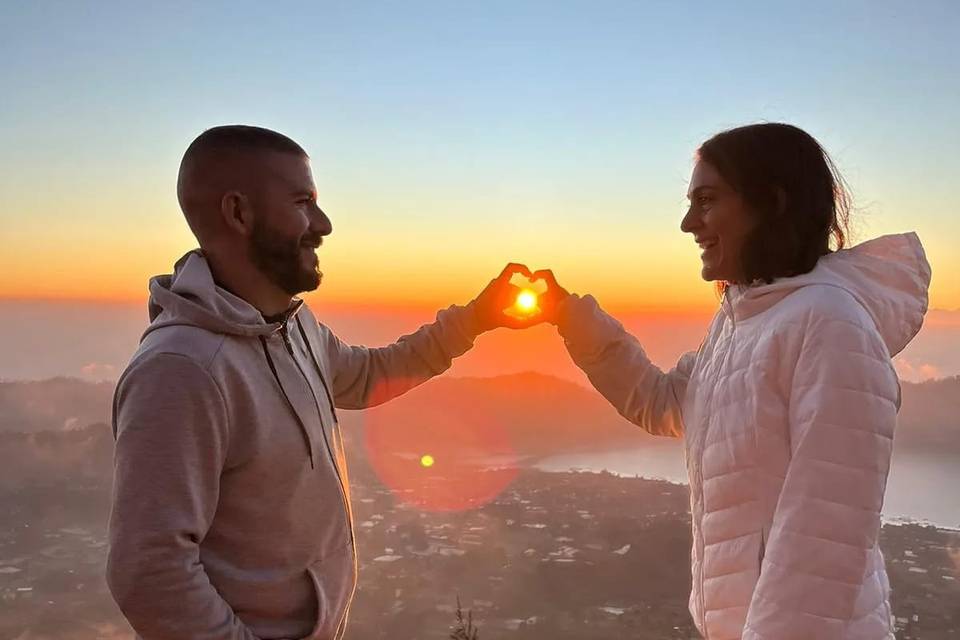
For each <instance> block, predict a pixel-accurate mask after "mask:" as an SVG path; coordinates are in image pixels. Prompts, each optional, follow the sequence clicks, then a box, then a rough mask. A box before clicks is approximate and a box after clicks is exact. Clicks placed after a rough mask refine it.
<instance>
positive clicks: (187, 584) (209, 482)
mask: <svg viewBox="0 0 960 640" xmlns="http://www.w3.org/2000/svg"><path fill="white" fill-rule="evenodd" d="M114 435H115V437H116V450H115V454H114V482H113V504H112V511H111V514H110V525H109V539H110V549H109V554H108V558H107V584H108V586H109V588H110V592H111V594H112V595H113V598H114V600H116V602H117V605H118V606H119V607H120V610H121V611H122V612H123V614H124V616H125V617H126V618H127V620H128V621H129V622H130V625H131V626H132V627H133V628H134V630H135V631H136V632H137V634H139V636H140V637H142V638H143V639H144V640H166V639H167V638H190V639H191V640H254V638H255V636H254V635H253V633H251V631H250V630H249V629H248V628H247V627H246V626H245V625H244V624H243V622H242V621H241V620H240V619H239V618H238V617H237V616H236V615H235V613H234V612H233V610H232V609H231V608H230V606H229V605H228V604H227V603H226V602H225V601H224V600H223V599H222V598H221V597H220V595H219V594H218V593H217V591H216V589H215V588H214V587H213V585H211V583H210V581H209V579H208V577H207V575H206V573H205V572H204V568H203V565H202V564H201V563H200V551H199V544H200V542H201V541H202V540H203V538H204V536H205V535H206V533H207V530H208V529H209V527H210V523H211V522H212V520H213V515H214V512H215V511H216V507H217V500H218V495H219V484H220V473H221V470H222V469H223V465H224V461H225V459H226V452H227V442H228V434H227V416H226V409H225V405H224V401H223V398H222V396H221V395H220V390H219V388H218V387H217V385H216V383H215V382H214V381H213V379H212V378H211V377H210V375H209V374H208V373H207V372H206V371H205V370H204V369H203V368H202V367H201V366H200V365H199V364H197V363H195V362H194V361H193V360H191V359H189V358H187V357H185V356H181V355H175V354H158V355H152V356H148V357H147V358H146V359H144V360H142V361H141V362H139V363H136V364H134V365H133V366H132V368H131V369H130V370H129V371H128V372H127V373H126V374H125V376H124V377H123V378H122V379H121V381H120V383H119V385H118V387H117V391H116V396H115V400H114Z"/></svg>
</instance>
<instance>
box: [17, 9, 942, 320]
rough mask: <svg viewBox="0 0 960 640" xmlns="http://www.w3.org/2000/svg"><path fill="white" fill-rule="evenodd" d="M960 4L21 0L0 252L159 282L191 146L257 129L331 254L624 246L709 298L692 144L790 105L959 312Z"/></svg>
mask: <svg viewBox="0 0 960 640" xmlns="http://www.w3.org/2000/svg"><path fill="white" fill-rule="evenodd" d="M958 7H960V4H957V3H953V2H919V3H903V2H898V3H893V2H838V3H826V2H822V3H817V2H813V3H810V2H804V3H798V2H795V3H789V4H779V3H770V2H767V3H758V2H739V3H728V6H721V3H693V2H690V3H678V2H669V3H668V2H658V3H640V2H630V3H598V2H589V3H588V2H580V3H547V2H529V3H517V2H487V3H472V4H467V3H462V2H443V3H441V2H437V3H418V2H407V3H401V2H391V3H385V2H377V3H346V2H344V3H309V4H308V3H300V4H284V3H240V2H237V3H233V2H232V3H205V4H204V5H203V6H196V5H195V4H194V3H163V4H162V5H157V6H153V7H133V6H132V3H109V2H102V3H90V4H88V5H87V6H82V4H81V3H67V2H64V3H48V2H30V3H19V4H18V5H17V6H11V5H10V4H9V3H8V4H7V6H5V7H4V8H3V9H2V20H0V55H2V57H3V60H4V65H3V66H2V67H0V81H2V86H3V87H4V91H3V98H2V101H0V245H3V246H4V248H6V249H8V251H7V254H8V256H20V259H22V258H23V256H24V253H23V249H22V247H23V246H24V245H25V244H29V243H30V242H31V239H34V238H40V239H43V240H46V241H52V242H55V243H57V244H58V245H64V244H70V243H77V242H79V243H81V244H82V245H83V248H84V250H85V251H91V252H98V253H99V252H109V251H118V253H117V260H118V262H117V263H116V264H115V265H114V267H117V266H118V265H124V264H130V265H136V268H131V278H134V277H135V278H138V279H140V280H142V276H143V275H144V274H145V273H148V272H150V271H151V270H153V271H154V272H155V271H156V270H157V269H160V264H161V261H162V264H163V265H164V266H167V265H169V263H171V262H172V260H173V258H175V257H176V256H174V255H172V253H174V252H176V251H179V250H180V249H182V248H183V247H184V246H186V245H188V244H189V242H190V240H189V238H188V236H187V235H186V232H185V229H184V228H183V226H182V224H181V223H180V222H179V219H178V217H177V215H178V214H177V213H176V203H175V199H174V197H173V190H172V181H173V179H174V176H175V172H176V165H177V162H178V161H179V157H180V154H181V153H182V150H183V149H184V148H185V146H186V144H187V143H189V141H190V139H192V137H193V136H195V135H196V134H197V133H199V131H201V130H202V129H204V128H206V127H209V126H212V125H215V124H222V123H226V122H249V123H255V124H261V125H265V126H270V127H273V128H277V129H279V130H282V131H284V132H285V133H288V134H290V135H292V136H293V137H294V138H296V139H297V140H299V141H300V142H301V143H302V144H303V145H304V146H305V147H306V148H307V149H308V151H309V152H310V153H311V155H312V157H313V164H314V172H315V174H316V176H317V182H318V185H319V186H320V188H321V193H322V197H323V199H324V202H325V203H326V204H327V207H328V208H329V209H331V210H332V211H333V213H334V216H335V217H334V222H335V226H337V225H338V221H339V224H340V226H339V227H338V229H339V230H343V232H344V237H345V238H352V240H349V239H345V240H344V242H343V244H342V245H341V247H342V248H343V253H342V254H337V253H335V252H334V253H333V254H332V255H331V257H330V259H331V260H332V261H333V262H334V264H344V265H346V264H348V263H349V261H350V260H357V259H360V260H375V259H376V257H375V256H374V255H373V254H372V253H371V254H370V255H367V254H366V253H364V252H365V251H369V252H375V251H380V250H381V249H382V248H383V247H384V246H390V247H391V256H393V259H394V260H396V261H397V262H408V261H410V260H412V259H414V258H416V259H423V260H425V261H427V262H430V261H437V260H441V261H447V260H453V259H455V258H456V257H457V255H458V253H457V251H454V250H452V249H450V248H449V246H450V245H452V244H455V243H454V242H453V240H451V239H452V238H464V239H471V238H472V239H473V241H474V242H476V241H477V240H476V239H477V238H480V239H482V241H481V242H480V246H479V247H478V248H477V249H476V254H477V255H475V256H473V257H471V258H470V259H469V260H467V263H468V264H470V265H476V269H477V270H480V269H488V268H489V266H492V265H495V264H502V259H503V258H505V257H509V258H510V259H513V258H514V257H515V256H514V255H513V254H516V253H517V252H518V251H520V250H522V249H523V248H528V249H529V253H530V254H531V256H532V258H533V259H535V260H540V261H542V262H544V263H546V265H545V266H551V265H552V264H554V263H559V264H561V265H563V266H566V267H567V269H568V271H569V272H571V277H573V278H574V279H576V278H579V279H580V280H579V281H578V282H582V283H584V285H583V286H588V284H589V283H590V282H592V281H596V279H597V276H598V274H601V273H603V272H604V271H605V270H610V269H611V268H613V266H614V265H618V264H622V263H630V264H631V265H633V266H632V267H631V268H632V271H631V273H632V274H633V277H635V278H637V279H640V278H642V277H643V275H644V274H645V273H649V272H650V271H651V270H652V269H655V268H658V267H666V268H668V269H674V270H675V271H676V272H677V273H678V274H679V275H678V277H679V278H681V279H683V281H684V282H689V283H691V284H689V286H688V287H687V288H683V287H681V289H683V290H684V291H688V290H689V291H693V290H694V287H695V285H694V284H693V283H694V282H695V280H696V273H697V271H698V269H697V268H696V267H697V265H696V264H695V262H696V253H695V252H694V251H693V249H692V247H690V246H689V245H691V244H692V243H690V242H689V239H688V238H684V237H683V236H682V235H681V234H680V233H679V232H678V231H677V224H678V221H679V217H680V215H682V210H683V196H684V192H685V188H686V185H685V182H686V179H687V176H688V175H689V171H690V168H691V158H692V154H693V152H694V150H695V149H696V146H697V145H698V144H699V143H700V142H701V141H702V140H704V139H705V138H707V137H709V135H711V134H712V133H715V132H716V131H718V130H720V129H723V128H726V127H730V126H735V125H738V124H743V123H747V122H754V121H758V120H782V121H788V122H792V123H794V124H797V125H799V126H801V127H803V128H805V129H807V130H808V131H810V132H811V133H813V134H814V135H815V136H816V137H818V139H820V140H821V142H822V143H823V144H824V145H825V146H826V148H827V149H828V150H829V151H830V152H831V153H832V154H833V155H834V158H835V160H836V161H837V164H838V165H839V166H840V168H841V170H842V171H843V172H844V173H845V175H846V177H847V179H848V181H849V182H850V183H851V186H852V187H853V189H854V195H855V197H856V199H857V204H858V205H859V207H860V208H861V210H862V212H861V214H860V215H858V222H857V227H858V228H859V229H861V230H862V231H861V236H863V237H870V236H873V235H877V234H879V233H885V232H891V231H900V230H906V229H917V230H918V231H920V233H921V237H922V238H923V239H924V241H925V242H926V244H927V248H928V253H929V254H930V257H931V261H932V262H933V263H934V268H935V282H934V296H933V297H934V303H935V304H939V305H941V306H946V307H960V284H955V283H953V282H952V280H948V279H946V278H944V277H938V274H939V273H947V272H951V271H952V272H956V271H957V270H958V269H960V259H958V257H957V255H956V254H957V253H958V252H956V251H954V250H953V245H954V244H955V243H956V241H957V240H960V233H958V232H960V225H958V224H957V223H956V221H955V219H954V218H955V217H956V214H955V213H954V208H955V207H954V206H953V205H954V201H955V198H954V197H953V195H954V194H953V182H954V181H955V176H956V175H957V173H958V169H960V161H958V160H957V157H958V156H957V149H960V126H958V118H957V115H958V114H960V82H958V81H957V78H958V77H960V45H958V44H957V40H956V34H957V33H958V32H960V29H958V27H960V8H958ZM171 229H175V231H170V230H171ZM348 232H349V233H348ZM118 238H126V239H128V241H119V240H118ZM511 238H520V239H522V242H521V241H517V242H514V241H513V240H511ZM625 238H627V239H629V241H628V240H625ZM361 239H362V240H361ZM118 244H122V245H123V246H122V247H120V248H119V249H118ZM651 246H656V247H657V248H658V251H660V253H657V252H652V254H651V257H649V258H644V256H645V255H646V254H647V253H649V252H648V251H644V250H643V249H644V248H645V247H651ZM14 247H20V248H21V249H20V253H17V252H16V251H13V248H14ZM499 247H505V248H503V249H500V248H499ZM574 250H575V251H577V252H578V256H580V258H579V263H575V261H573V260H571V259H570V258H569V256H568V254H569V253H570V252H571V251H574ZM124 251H129V252H130V253H129V254H127V253H124ZM67 254H68V255H67V257H68V258H69V261H70V264H72V265H76V264H78V263H79V262H82V261H83V255H84V254H83V253H82V252H79V250H77V251H73V252H72V253H71V252H70V251H68V252H67ZM507 254H510V255H507ZM141 256H148V258H147V257H144V258H142V260H141V258H140V257H141ZM483 256H490V257H489V265H488V263H487V262H486V261H485V259H484V258H483ZM517 257H520V258H521V259H522V258H523V256H517ZM8 259H9V260H12V259H13V258H8ZM65 259H66V258H65ZM138 260H140V261H139V262H138ZM591 260H593V261H594V263H593V264H594V266H593V267H587V266H584V267H583V268H582V272H581V271H578V269H579V268H580V267H578V264H580V263H588V262H590V261H591ZM101 262H102V261H101ZM541 266H543V265H541ZM0 267H10V265H7V264H0ZM110 268H111V267H110V264H108V263H103V264H100V263H97V264H96V265H94V266H91V269H92V270H93V271H91V274H90V277H91V278H92V279H93V280H96V279H97V278H103V277H105V276H104V274H103V273H102V271H103V270H108V269H110ZM97 269H99V270H97ZM7 271H8V272H13V271H15V269H13V268H12V267H10V268H8V269H7ZM141 271H143V273H141ZM57 273H59V274H60V275H61V276H64V275H65V274H69V273H71V272H70V271H69V269H67V268H66V267H64V268H63V269H61V270H60V271H58V272H57ZM410 273H412V274H414V275H416V273H418V272H416V271H415V270H413V271H411V272H410ZM466 274H467V271H463V272H457V277H465V275H466ZM469 275H470V277H475V276H474V275H473V272H470V273H469ZM10 277H11V278H12V277H13V276H10ZM18 277H22V274H21V275H20V276H18ZM591 278H592V279H593V280H591ZM138 281H139V280H138ZM111 282H113V281H111ZM4 285H9V283H8V282H6V281H2V280H0V295H2V293H3V291H5V290H7V289H10V287H11V286H12V285H10V286H4ZM110 286H114V285H112V284H111V285H110ZM116 286H120V285H116ZM599 286H601V287H602V284H600V285H599ZM638 286H639V285H638ZM639 292H640V293H641V294H643V293H644V292H647V293H649V294H651V295H652V294H653V293H655V292H654V290H650V291H649V292H648V291H647V290H646V289H644V288H643V287H642V286H639ZM684 295H687V294H684ZM690 295H692V294H690ZM684 300H686V298H682V299H681V298H678V299H677V300H675V301H674V302H676V303H677V304H680V303H682V302H683V301H684Z"/></svg>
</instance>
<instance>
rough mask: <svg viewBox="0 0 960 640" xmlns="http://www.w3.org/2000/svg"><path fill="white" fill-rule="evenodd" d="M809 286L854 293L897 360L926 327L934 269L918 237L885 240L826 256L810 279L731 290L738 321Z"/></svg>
mask: <svg viewBox="0 0 960 640" xmlns="http://www.w3.org/2000/svg"><path fill="white" fill-rule="evenodd" d="M810 285H827V286H833V287H839V288H841V289H843V290H844V291H847V292H848V293H850V295H852V296H853V297H854V298H855V299H856V300H857V302H859V303H860V304H861V305H862V306H863V308H864V309H866V310H867V313H869V314H870V317H871V318H872V319H873V322H874V324H875V325H876V327H877V330H878V331H879V332H880V335H881V336H882V337H883V341H884V342H885V343H886V345H887V348H888V349H889V350H890V355H891V357H892V356H895V355H896V354H898V353H900V351H902V350H903V348H904V347H906V346H907V344H908V343H909V342H910V340H912V339H913V337H914V336H915V335H917V332H918V331H920V327H921V326H922V325H923V317H924V314H926V312H927V304H928V293H927V292H928V289H929V288H930V263H929V262H927V258H926V255H925V254H924V251H923V245H921V244H920V238H918V237H917V234H916V233H904V234H898V235H888V236H881V237H879V238H875V239H873V240H869V241H867V242H864V243H863V244H859V245H857V246H855V247H851V248H849V249H842V250H840V251H835V252H833V253H831V254H828V255H825V256H823V257H822V258H820V260H819V261H818V262H817V266H816V267H814V268H813V270H811V271H810V272H809V273H805V274H803V275H800V276H795V277H792V278H780V279H778V280H774V281H773V282H772V283H770V284H761V285H753V286H742V285H734V286H732V287H730V288H729V289H728V292H729V293H728V295H729V299H730V303H731V306H732V309H733V316H734V319H735V320H737V321H740V320H743V319H746V318H749V317H751V316H754V315H756V314H758V313H760V312H762V311H765V310H767V309H768V308H770V307H771V306H773V305H774V304H776V303H777V302H779V301H780V300H782V299H783V298H785V297H786V296H788V295H790V294H791V293H793V292H794V291H796V290H797V289H800V288H801V287H807V286H810Z"/></svg>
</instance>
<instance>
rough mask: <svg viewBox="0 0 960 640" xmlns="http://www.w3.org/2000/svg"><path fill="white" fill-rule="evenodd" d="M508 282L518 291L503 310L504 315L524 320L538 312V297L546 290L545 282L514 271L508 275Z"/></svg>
mask: <svg viewBox="0 0 960 640" xmlns="http://www.w3.org/2000/svg"><path fill="white" fill-rule="evenodd" d="M510 284H511V285H512V286H514V287H517V288H518V289H519V290H520V291H519V292H518V293H517V296H516V298H515V299H514V302H513V304H511V305H510V306H509V307H507V308H506V309H504V310H503V313H504V315H506V316H510V317H511V318H517V319H518V320H524V319H526V318H531V317H533V316H535V315H537V314H538V313H540V311H541V309H540V303H539V297H540V295H541V294H543V293H546V291H547V283H546V282H544V281H543V280H540V279H538V280H530V279H529V278H527V277H526V276H525V275H523V274H522V273H515V274H513V275H512V276H511V277H510Z"/></svg>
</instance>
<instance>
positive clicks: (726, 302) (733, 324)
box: [694, 288, 737, 640]
mask: <svg viewBox="0 0 960 640" xmlns="http://www.w3.org/2000/svg"><path fill="white" fill-rule="evenodd" d="M722 304H723V306H724V307H726V308H727V309H729V313H728V314H727V316H728V317H729V318H730V336H729V337H728V338H727V344H726V347H725V349H724V352H723V358H722V359H721V362H720V371H719V372H718V373H722V372H723V371H725V370H726V367H727V358H728V356H729V355H730V347H731V346H732V345H733V334H734V333H735V332H736V329H737V320H736V317H735V315H734V311H733V305H732V304H731V303H730V293H729V288H728V289H727V290H726V291H724V293H723V302H722ZM715 393H716V385H714V386H712V387H711V388H710V403H709V405H708V407H709V406H710V405H712V404H713V398H714V394H715ZM708 424H709V423H708ZM701 431H702V435H701V436H700V438H699V446H698V447H697V481H698V484H699V486H700V504H701V508H700V511H701V514H700V516H701V522H700V540H694V544H696V545H699V546H700V568H699V569H698V571H697V574H698V575H697V592H698V593H699V595H700V597H699V600H700V624H701V626H702V627H703V637H704V640H709V638H710V631H709V630H708V629H707V610H706V609H707V606H706V598H705V597H704V595H703V565H704V561H705V556H706V552H707V549H706V545H705V544H703V511H704V507H703V506H702V505H703V504H705V500H704V497H703V448H704V445H706V443H707V429H706V428H703V429H702V430H701Z"/></svg>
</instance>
